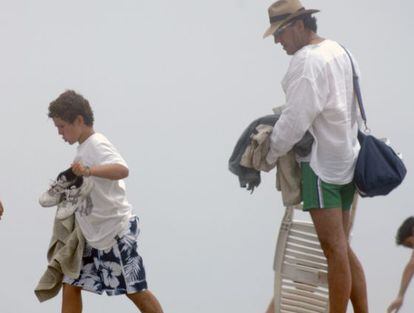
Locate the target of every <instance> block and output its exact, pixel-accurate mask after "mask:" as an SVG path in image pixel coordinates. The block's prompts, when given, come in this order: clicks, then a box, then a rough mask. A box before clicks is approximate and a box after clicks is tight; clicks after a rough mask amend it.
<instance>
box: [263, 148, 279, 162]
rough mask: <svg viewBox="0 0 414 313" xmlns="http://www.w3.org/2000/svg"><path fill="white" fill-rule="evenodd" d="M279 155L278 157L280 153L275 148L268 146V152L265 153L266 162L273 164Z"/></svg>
mask: <svg viewBox="0 0 414 313" xmlns="http://www.w3.org/2000/svg"><path fill="white" fill-rule="evenodd" d="M279 157H280V155H279V154H278V153H277V152H276V151H275V150H273V149H272V148H270V150H269V152H268V153H267V155H266V162H267V163H268V164H274V163H276V161H277V159H278V158H279Z"/></svg>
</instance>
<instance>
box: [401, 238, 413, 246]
mask: <svg viewBox="0 0 414 313" xmlns="http://www.w3.org/2000/svg"><path fill="white" fill-rule="evenodd" d="M402 245H403V246H404V247H406V248H411V249H414V236H410V237H407V238H406V239H405V240H404V241H403V243H402Z"/></svg>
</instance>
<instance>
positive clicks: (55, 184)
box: [48, 179, 66, 195]
mask: <svg viewBox="0 0 414 313" xmlns="http://www.w3.org/2000/svg"><path fill="white" fill-rule="evenodd" d="M65 183H66V181H64V180H60V179H58V180H51V184H50V188H49V191H48V192H49V194H50V195H55V194H59V193H62V192H63V191H64V190H65V186H64V184H65Z"/></svg>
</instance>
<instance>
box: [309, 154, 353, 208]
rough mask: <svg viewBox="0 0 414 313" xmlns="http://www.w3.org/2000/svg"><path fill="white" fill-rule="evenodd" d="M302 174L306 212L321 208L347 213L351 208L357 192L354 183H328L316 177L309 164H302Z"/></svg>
mask: <svg viewBox="0 0 414 313" xmlns="http://www.w3.org/2000/svg"><path fill="white" fill-rule="evenodd" d="M301 172H302V199H303V210H304V211H309V210H311V209H319V208H322V209H332V208H341V209H342V210H343V211H347V210H349V209H350V208H351V205H352V201H353V199H354V194H355V190H356V188H355V185H354V183H353V182H350V183H348V184H345V185H335V184H329V183H326V182H324V181H322V180H321V179H320V178H319V177H318V176H316V174H315V172H314V171H313V170H312V168H311V167H310V166H309V163H308V162H302V163H301Z"/></svg>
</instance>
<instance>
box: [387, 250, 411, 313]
mask: <svg viewBox="0 0 414 313" xmlns="http://www.w3.org/2000/svg"><path fill="white" fill-rule="evenodd" d="M413 275H414V251H413V254H412V255H411V259H410V261H409V262H408V264H407V265H406V266H405V269H404V272H403V275H402V278H401V285H400V291H399V292H398V296H397V298H396V299H395V300H394V301H393V302H392V303H391V304H390V306H389V307H388V310H387V313H391V312H398V310H399V309H400V307H401V306H402V305H403V302H404V295H405V292H406V291H407V288H408V285H409V284H410V281H411V278H412V277H413Z"/></svg>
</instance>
